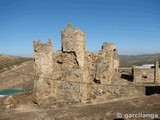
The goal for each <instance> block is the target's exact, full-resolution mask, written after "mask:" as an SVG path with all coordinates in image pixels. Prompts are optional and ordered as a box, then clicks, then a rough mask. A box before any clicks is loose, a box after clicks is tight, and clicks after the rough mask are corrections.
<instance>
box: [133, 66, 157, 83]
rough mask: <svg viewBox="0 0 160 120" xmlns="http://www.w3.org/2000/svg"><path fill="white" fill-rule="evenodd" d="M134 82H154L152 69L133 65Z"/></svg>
mask: <svg viewBox="0 0 160 120" xmlns="http://www.w3.org/2000/svg"><path fill="white" fill-rule="evenodd" d="M133 79H134V80H133V82H134V83H154V69H152V68H145V67H133Z"/></svg>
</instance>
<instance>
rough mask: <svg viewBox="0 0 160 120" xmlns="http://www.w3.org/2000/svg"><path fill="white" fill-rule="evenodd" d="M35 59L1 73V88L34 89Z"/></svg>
mask: <svg viewBox="0 0 160 120" xmlns="http://www.w3.org/2000/svg"><path fill="white" fill-rule="evenodd" d="M32 75H34V70H33V61H32V60H30V61H27V62H23V63H21V64H20V65H19V66H14V67H13V68H11V69H10V70H6V71H5V72H2V73H0V90H3V89H23V90H32V89H33V81H34V77H33V76H32Z"/></svg>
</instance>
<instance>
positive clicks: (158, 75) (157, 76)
mask: <svg viewBox="0 0 160 120" xmlns="http://www.w3.org/2000/svg"><path fill="white" fill-rule="evenodd" d="M159 72H160V70H159V59H158V58H156V61H155V82H157V83H160V74H159Z"/></svg>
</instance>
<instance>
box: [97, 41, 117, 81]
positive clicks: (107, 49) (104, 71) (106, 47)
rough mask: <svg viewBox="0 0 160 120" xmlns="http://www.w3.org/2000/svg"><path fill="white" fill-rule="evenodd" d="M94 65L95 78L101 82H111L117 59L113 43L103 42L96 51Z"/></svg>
mask: <svg viewBox="0 0 160 120" xmlns="http://www.w3.org/2000/svg"><path fill="white" fill-rule="evenodd" d="M96 64H97V67H96V76H95V79H96V80H100V81H101V83H102V84H111V80H112V77H113V75H114V74H115V73H116V72H117V71H118V68H119V59H118V54H117V49H116V46H115V45H114V44H110V43H108V42H104V43H103V46H102V50H101V51H100V52H99V53H98V58H97V62H96Z"/></svg>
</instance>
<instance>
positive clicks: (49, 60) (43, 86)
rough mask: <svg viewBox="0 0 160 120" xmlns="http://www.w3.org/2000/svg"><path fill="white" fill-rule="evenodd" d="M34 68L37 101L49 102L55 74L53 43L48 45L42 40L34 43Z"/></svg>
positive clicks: (49, 42)
mask: <svg viewBox="0 0 160 120" xmlns="http://www.w3.org/2000/svg"><path fill="white" fill-rule="evenodd" d="M33 47H34V53H33V55H34V56H33V57H34V68H35V84H34V92H35V99H36V101H37V102H38V103H41V102H43V101H46V100H48V97H49V96H50V89H51V84H50V81H51V79H49V78H51V77H52V74H53V50H52V42H51V40H49V41H48V42H47V43H46V44H43V43H41V41H40V40H38V41H34V42H33Z"/></svg>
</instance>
